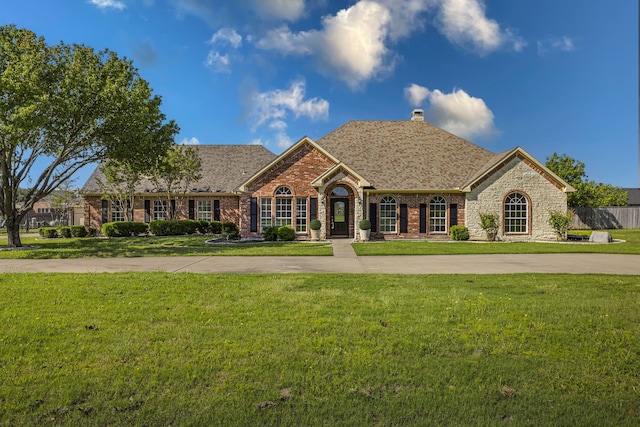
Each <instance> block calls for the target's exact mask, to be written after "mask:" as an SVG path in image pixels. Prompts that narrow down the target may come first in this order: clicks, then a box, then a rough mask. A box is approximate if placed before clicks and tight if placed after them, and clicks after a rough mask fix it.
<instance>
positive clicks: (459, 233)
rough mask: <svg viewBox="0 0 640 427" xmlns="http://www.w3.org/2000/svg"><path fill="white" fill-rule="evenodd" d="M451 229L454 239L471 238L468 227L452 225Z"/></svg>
mask: <svg viewBox="0 0 640 427" xmlns="http://www.w3.org/2000/svg"><path fill="white" fill-rule="evenodd" d="M450 231H451V238H452V239H453V240H469V229H468V228H467V227H463V226H462V225H452V226H451V229H450Z"/></svg>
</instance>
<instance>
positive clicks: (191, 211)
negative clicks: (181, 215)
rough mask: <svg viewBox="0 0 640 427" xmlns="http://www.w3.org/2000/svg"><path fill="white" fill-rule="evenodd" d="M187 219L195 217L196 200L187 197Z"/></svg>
mask: <svg viewBox="0 0 640 427" xmlns="http://www.w3.org/2000/svg"><path fill="white" fill-rule="evenodd" d="M189 219H196V201H195V200H193V199H189Z"/></svg>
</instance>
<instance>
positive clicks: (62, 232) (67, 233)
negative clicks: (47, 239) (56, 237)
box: [59, 227, 71, 239]
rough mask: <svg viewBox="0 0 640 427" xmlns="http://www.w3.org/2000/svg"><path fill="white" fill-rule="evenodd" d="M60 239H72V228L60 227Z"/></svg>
mask: <svg viewBox="0 0 640 427" xmlns="http://www.w3.org/2000/svg"><path fill="white" fill-rule="evenodd" d="M59 233H60V237H64V238H66V239H68V238H70V237H71V227H60V231H59Z"/></svg>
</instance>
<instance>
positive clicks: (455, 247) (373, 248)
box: [353, 229, 640, 256]
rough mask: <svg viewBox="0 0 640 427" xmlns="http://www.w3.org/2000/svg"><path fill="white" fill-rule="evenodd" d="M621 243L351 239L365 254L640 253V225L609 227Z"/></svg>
mask: <svg viewBox="0 0 640 427" xmlns="http://www.w3.org/2000/svg"><path fill="white" fill-rule="evenodd" d="M609 232H610V233H611V235H612V236H613V238H614V239H620V240H626V242H624V243H615V244H592V243H587V242H581V243H570V242H562V243H558V242H543V243H539V242H454V241H408V242H407V241H404V242H403V241H398V240H389V241H372V242H366V243H354V245H353V247H354V249H355V251H356V254H358V255H360V256H365V255H469V254H548V253H608V254H638V255H640V229H630V230H629V229H627V230H609ZM570 234H582V235H587V236H588V235H590V234H591V231H583V230H572V231H570Z"/></svg>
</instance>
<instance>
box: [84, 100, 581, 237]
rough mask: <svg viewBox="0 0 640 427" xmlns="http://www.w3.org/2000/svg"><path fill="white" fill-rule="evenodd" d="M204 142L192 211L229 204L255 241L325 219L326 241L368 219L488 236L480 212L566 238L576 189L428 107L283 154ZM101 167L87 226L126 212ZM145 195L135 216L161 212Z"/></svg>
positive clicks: (505, 225) (505, 224) (386, 230)
mask: <svg viewBox="0 0 640 427" xmlns="http://www.w3.org/2000/svg"><path fill="white" fill-rule="evenodd" d="M196 147H197V149H198V150H199V154H200V157H201V159H202V167H203V177H202V179H201V180H200V181H199V182H198V183H197V185H196V186H194V189H193V191H192V192H190V193H189V194H188V195H187V198H188V200H189V203H188V205H189V209H188V212H181V216H182V217H185V218H194V219H199V218H202V216H201V213H202V212H203V211H202V210H201V209H200V206H201V202H202V203H204V207H205V209H206V207H207V206H209V205H208V204H207V202H209V203H211V202H213V203H214V204H215V203H216V200H218V202H217V204H215V205H212V206H225V210H224V212H221V213H220V214H219V215H218V216H217V217H216V216H215V215H213V216H211V219H219V220H223V221H234V222H236V223H237V224H238V225H239V227H240V232H241V235H242V237H245V238H246V237H259V236H260V233H261V230H262V228H263V227H265V226H271V225H291V226H292V227H294V229H295V230H296V233H297V235H298V238H300V239H306V238H308V236H309V234H310V230H309V222H310V221H311V220H312V219H314V218H318V219H319V220H320V221H321V223H322V228H321V238H332V237H351V238H355V237H357V235H358V234H357V225H358V223H359V221H360V220H361V219H363V218H368V219H369V220H370V221H371V224H372V230H371V235H372V237H373V238H384V239H402V238H409V239H425V238H428V239H447V238H449V230H450V227H451V226H452V225H464V226H467V227H468V229H469V233H470V235H471V238H472V239H484V238H485V234H484V232H483V231H482V229H481V228H480V226H479V223H480V214H481V213H495V214H498V215H499V216H500V221H501V227H500V231H499V235H498V237H499V238H500V239H502V240H531V239H555V233H554V231H553V229H552V228H551V227H550V226H549V224H548V218H549V212H550V211H561V212H564V211H566V208H567V192H571V191H574V190H573V188H572V187H571V186H570V185H569V184H567V183H566V182H565V181H563V180H562V179H561V178H559V177H558V176H557V175H555V174H554V173H553V172H551V171H550V170H549V169H547V168H546V167H545V166H544V165H543V164H541V163H540V162H538V161H537V160H536V159H534V158H533V157H532V156H531V155H529V154H528V153H527V152H526V151H524V150H523V149H522V148H520V147H516V148H514V149H512V150H508V151H505V152H503V153H499V154H495V153H492V152H490V151H487V150H485V149H483V148H481V147H479V146H477V145H474V144H472V143H471V142H469V141H466V140H464V139H462V138H459V137H457V136H455V135H452V134H450V133H448V132H446V131H444V130H442V129H439V128H437V127H435V126H433V125H431V124H429V123H427V122H425V121H424V120H423V116H422V111H421V110H415V111H414V112H413V115H412V119H411V120H405V121H351V122H348V123H347V124H345V125H343V126H342V127H340V128H338V129H336V130H335V131H333V132H331V133H330V134H328V135H326V136H324V137H323V138H320V139H319V140H317V141H313V140H312V139H310V138H308V137H304V138H302V139H301V140H300V141H298V142H297V143H296V144H294V145H293V146H292V147H290V148H289V149H287V150H286V151H285V152H283V153H282V154H281V155H279V156H275V155H273V154H272V153H270V152H269V151H268V150H266V149H265V148H263V147H260V146H250V145H237V146H215V145H211V146H196ZM98 173H99V171H96V172H94V174H93V175H92V176H91V178H89V180H88V181H87V184H86V185H85V188H84V191H85V194H87V196H86V205H85V206H86V207H85V218H89V219H90V220H89V221H85V223H86V224H87V225H91V226H95V227H99V226H100V225H101V224H102V222H105V221H109V220H112V219H114V218H116V217H114V215H113V212H112V211H111V210H110V206H108V203H106V201H103V200H101V194H100V192H99V189H97V187H96V185H95V177H96V174H98ZM223 177H224V178H225V179H226V181H225V183H226V185H225V186H221V185H219V184H218V179H221V178H223ZM216 188H220V190H216V191H213V190H212V189H216ZM139 193H140V198H139V202H137V203H136V206H134V219H135V220H136V221H149V220H151V219H154V218H156V216H155V215H154V214H153V213H154V212H156V210H155V205H156V203H159V200H158V199H157V197H156V198H155V199H154V196H155V195H154V194H153V193H152V191H151V190H150V189H148V188H143V186H141V188H140V191H139ZM212 209H213V210H214V211H215V207H213V208H212ZM205 217H206V218H208V216H206V215H205ZM117 219H119V217H118V218H117Z"/></svg>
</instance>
